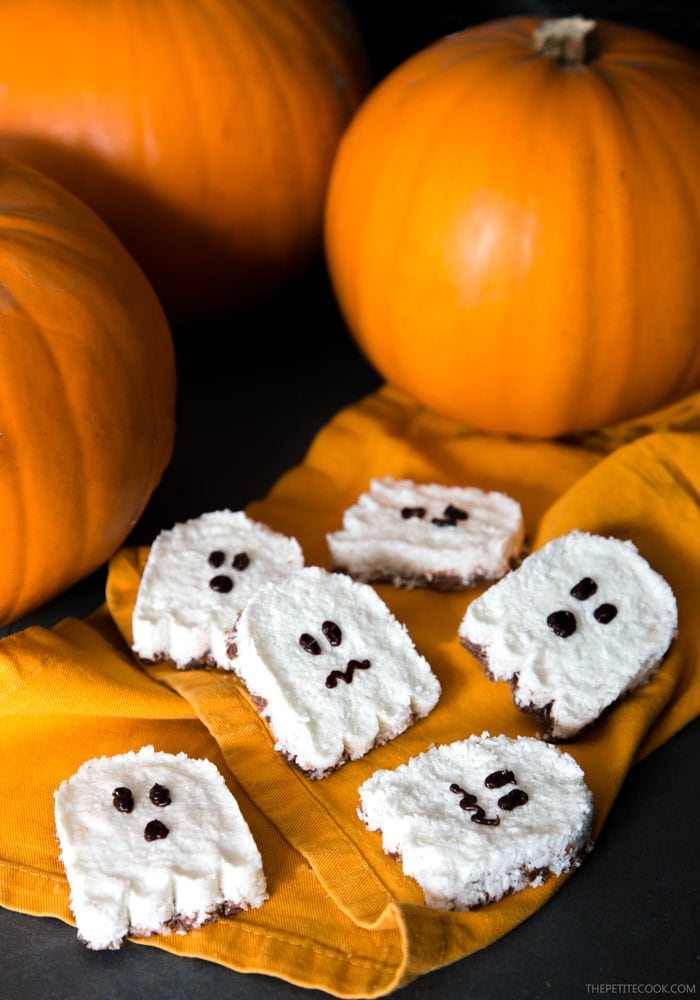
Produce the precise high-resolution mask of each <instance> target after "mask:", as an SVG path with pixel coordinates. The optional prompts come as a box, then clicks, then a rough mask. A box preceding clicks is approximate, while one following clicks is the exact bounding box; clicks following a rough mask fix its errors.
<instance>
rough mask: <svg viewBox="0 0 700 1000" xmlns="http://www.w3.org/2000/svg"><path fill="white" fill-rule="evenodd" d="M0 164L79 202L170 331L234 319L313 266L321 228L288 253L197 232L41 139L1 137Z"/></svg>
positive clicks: (245, 235)
mask: <svg viewBox="0 0 700 1000" xmlns="http://www.w3.org/2000/svg"><path fill="white" fill-rule="evenodd" d="M0 156H5V157H11V158H14V159H15V160H20V161H22V162H24V163H26V164H27V165H29V166H31V167H33V168H34V169H36V170H38V171H40V172H41V173H43V174H44V175H46V176H48V177H50V178H52V179H53V180H55V181H57V182H58V183H59V184H61V185H62V186H63V187H65V188H67V190H69V191H71V192H72V193H73V194H74V195H76V196H77V197H78V198H80V199H81V200H82V201H83V202H85V203H86V204H87V205H88V206H89V207H90V208H92V209H93V211H95V212H96V213H97V214H98V215H99V216H100V217H101V218H102V220H103V221H104V222H105V223H106V224H107V225H108V226H109V227H110V229H111V230H112V231H113V232H114V233H115V234H116V236H117V237H118V238H119V239H120V241H121V242H122V243H123V244H124V246H125V247H126V248H127V250H128V251H129V252H130V253H131V255H132V256H133V257H134V258H135V260H136V261H137V262H138V264H139V265H140V266H141V268H142V270H143V271H144V272H145V274H146V276H147V277H148V279H149V281H150V282H151V284H152V285H153V287H154V289H155V291H156V294H157V295H158V297H159V299H160V301H161V304H162V305H163V308H164V309H165V312H166V314H167V316H168V319H169V321H170V323H171V326H172V327H173V328H174V330H176V329H177V328H178V327H179V326H180V325H181V324H192V323H193V322H195V321H196V322H198V323H201V322H202V321H205V322H209V321H211V320H222V319H228V318H233V317H236V316H239V315H240V314H241V313H243V312H246V311H248V310H250V309H251V308H254V307H255V306H256V305H257V304H258V303H259V302H261V301H263V299H264V298H265V297H267V296H269V295H271V294H275V293H276V292H277V291H278V290H279V289H280V288H284V287H285V286H287V285H288V284H289V283H290V282H291V281H293V280H294V279H295V278H296V277H297V276H298V275H299V274H301V273H303V271H304V270H305V269H306V268H307V267H308V266H309V265H310V264H311V263H312V262H313V260H314V259H315V258H316V257H317V256H318V255H319V254H320V250H321V222H320V218H319V221H318V226H317V227H316V228H315V229H314V231H313V232H310V233H307V234H306V235H304V236H302V237H301V238H300V239H299V241H298V242H299V245H298V246H297V247H296V248H295V250H294V252H291V251H290V249H289V248H288V247H287V248H280V249H274V248H272V247H266V246H264V245H263V242H262V240H256V238H255V236H254V235H253V236H251V232H250V230H248V231H244V230H243V229H242V228H241V230H240V231H235V230H234V228H233V227H231V226H229V227H227V228H225V229H224V228H223V227H219V226H217V225H216V224H214V223H212V224H203V223H202V221H201V219H200V218H198V214H197V211H196V205H195V207H194V209H193V211H191V212H188V211H186V210H184V209H183V208H182V206H181V205H176V204H175V203H174V202H173V201H172V199H169V198H168V197H167V195H165V194H161V193H157V192H156V190H155V187H156V185H155V183H154V184H153V185H152V186H151V187H147V186H146V185H145V184H139V183H138V182H136V181H135V180H134V179H133V178H131V177H129V176H127V174H126V172H125V171H120V169H119V167H118V165H117V164H115V163H108V162H106V161H105V160H104V159H103V158H102V157H101V156H100V155H99V154H98V153H97V152H94V151H92V150H89V149H85V148H80V149H77V148H74V147H67V146H65V145H63V144H62V143H60V142H58V141H56V140H52V139H50V138H46V137H36V136H28V135H24V134H21V133H15V134H12V133H8V134H4V135H0Z"/></svg>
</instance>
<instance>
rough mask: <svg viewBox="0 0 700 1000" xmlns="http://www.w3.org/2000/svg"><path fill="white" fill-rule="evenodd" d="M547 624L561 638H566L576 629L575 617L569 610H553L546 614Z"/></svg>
mask: <svg viewBox="0 0 700 1000" xmlns="http://www.w3.org/2000/svg"><path fill="white" fill-rule="evenodd" d="M547 624H548V625H549V627H550V628H551V630H552V632H554V634H555V635H558V636H560V637H561V638H562V639H568V637H569V636H570V635H573V634H574V632H575V631H576V619H575V618H574V615H573V613H572V612H571V611H553V612H552V613H551V615H547Z"/></svg>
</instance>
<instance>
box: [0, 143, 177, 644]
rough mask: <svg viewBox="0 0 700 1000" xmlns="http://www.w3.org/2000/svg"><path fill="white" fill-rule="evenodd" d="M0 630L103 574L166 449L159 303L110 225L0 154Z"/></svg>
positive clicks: (165, 360) (170, 428) (169, 418)
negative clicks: (87, 578)
mask: <svg viewBox="0 0 700 1000" xmlns="http://www.w3.org/2000/svg"><path fill="white" fill-rule="evenodd" d="M0 276H1V277H2V283H0V525H2V545H0V624H6V623H8V622H12V621H15V620H16V619H17V618H19V617H21V616H22V615H24V614H25V613H27V612H28V611H30V610H32V609H33V608H35V607H37V606H38V605H40V604H42V603H43V602H45V601H47V600H48V599H49V598H51V597H53V596H55V595H56V594H58V593H60V592H61V591H63V590H64V589H65V588H67V587H69V586H70V585H71V584H73V583H75V582H76V581H78V580H80V579H82V577H84V576H86V575H87V574H89V573H90V572H92V571H93V570H94V569H96V568H97V567H98V566H100V565H101V564H102V563H103V562H104V561H105V560H106V559H108V558H109V556H110V555H111V554H112V553H113V552H114V551H115V550H116V549H117V548H118V547H119V545H120V544H121V542H122V541H123V540H124V539H125V537H126V535H127V534H128V533H129V531H130V530H131V528H132V527H133V526H134V524H135V522H136V521H137V519H138V518H139V516H140V515H141V513H142V511H143V509H144V507H145V506H146V503H147V501H148V499H149V498H150V496H151V494H152V492H153V490H154V489H155V487H156V485H157V483H158V481H159V480H160V477H161V474H162V473H163V471H164V469H165V467H166V465H167V463H168V461H169V459H170V455H171V451H172V446H173V435H174V406H175V364H174V355H173V346H172V338H171V336H170V330H169V328H168V323H167V321H166V318H165V315H164V313H163V310H162V308H161V306H160V304H159V302H158V299H157V298H156V295H155V293H154V291H153V289H152V288H151V286H150V284H149V283H148V281H147V279H146V278H145V276H144V274H143V272H142V271H141V269H140V268H139V267H138V265H137V264H136V262H135V261H134V260H133V258H132V257H131V256H130V255H129V254H128V253H127V251H126V250H125V249H124V247H123V246H122V244H121V243H120V242H119V241H118V240H117V238H116V237H115V236H114V235H113V234H112V232H111V231H110V230H109V229H108V228H107V226H106V225H105V224H104V222H103V221H102V220H101V219H100V218H99V217H98V216H97V215H95V214H94V213H93V212H92V211H91V210H90V209H88V208H87V207H86V206H85V205H84V204H82V203H81V202H80V201H78V200H77V199H76V198H75V197H74V196H73V195H71V194H69V193H68V192H67V191H65V190H64V189H63V188H61V187H59V186H58V185H57V184H55V183H54V182H53V181H52V180H49V179H47V178H44V177H42V176H41V175H40V174H38V173H37V172H35V171H34V170H33V169H31V168H29V167H27V166H25V165H20V164H19V163H12V162H11V161H7V160H4V161H2V160H0Z"/></svg>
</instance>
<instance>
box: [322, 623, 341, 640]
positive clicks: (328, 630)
mask: <svg viewBox="0 0 700 1000" xmlns="http://www.w3.org/2000/svg"><path fill="white" fill-rule="evenodd" d="M321 631H322V632H323V634H324V635H325V637H326V639H328V641H329V643H330V644H331V646H339V645H340V644H341V642H342V641H343V633H342V632H341V631H340V626H339V625H336V623H335V622H324V623H323V625H322V626H321Z"/></svg>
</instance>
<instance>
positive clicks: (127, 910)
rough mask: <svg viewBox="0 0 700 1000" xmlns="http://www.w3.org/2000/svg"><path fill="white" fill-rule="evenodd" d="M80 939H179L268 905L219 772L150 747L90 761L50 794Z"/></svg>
mask: <svg viewBox="0 0 700 1000" xmlns="http://www.w3.org/2000/svg"><path fill="white" fill-rule="evenodd" d="M54 813H55V822H56V831H57V835H58V841H59V846H60V857H61V861H62V862H63V866H64V868H65V872H66V876H67V878H68V884H69V887H70V906H71V910H72V913H73V916H74V917H75V921H76V924H77V928H78V936H79V938H80V939H81V941H83V942H84V943H85V944H86V945H87V947H88V948H91V949H116V948H119V947H120V946H121V944H122V942H123V940H124V938H125V937H126V936H127V935H129V934H131V935H134V936H137V937H149V936H151V935H152V934H168V933H171V932H173V931H175V932H178V933H184V932H185V931H187V930H191V929H192V928H195V927H199V926H201V925H202V924H204V923H207V922H209V921H211V920H214V919H216V918H218V917H220V916H232V915H233V914H235V913H237V912H238V911H240V910H246V909H255V908H257V907H259V906H261V905H262V903H263V902H264V901H265V900H266V899H267V886H266V879H265V874H264V871H263V867H262V860H261V857H260V853H259V851H258V848H257V846H256V844H255V841H254V839H253V836H252V834H251V832H250V829H249V827H248V825H247V823H246V821H245V819H244V817H243V815H242V813H241V811H240V808H239V806H238V803H237V801H236V799H235V798H234V796H233V795H232V794H231V792H230V791H229V789H228V787H227V785H226V783H225V781H224V778H223V776H222V774H221V772H220V771H219V770H218V769H217V768H216V767H215V765H214V764H213V763H212V762H211V761H209V760H206V759H193V758H190V757H188V756H187V755H186V754H184V753H179V754H170V753H166V752H164V751H156V750H154V749H153V747H152V746H145V747H142V748H141V749H140V750H139V751H138V752H135V751H129V752H127V753H124V754H119V755H117V756H114V757H98V758H95V759H93V760H88V761H86V762H85V763H84V764H82V765H81V767H80V768H79V769H78V770H77V771H76V772H75V774H73V775H72V776H71V777H70V778H68V779H66V780H65V781H64V782H62V784H61V785H60V787H59V788H58V789H57V791H56V792H55V793H54Z"/></svg>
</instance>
